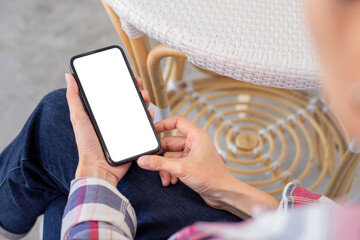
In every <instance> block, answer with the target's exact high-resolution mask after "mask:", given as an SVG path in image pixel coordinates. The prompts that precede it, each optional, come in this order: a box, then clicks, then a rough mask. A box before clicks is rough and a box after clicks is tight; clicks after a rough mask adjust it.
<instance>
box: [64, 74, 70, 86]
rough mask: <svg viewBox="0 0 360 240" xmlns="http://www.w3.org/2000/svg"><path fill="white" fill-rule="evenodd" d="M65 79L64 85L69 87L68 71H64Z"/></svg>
mask: <svg viewBox="0 0 360 240" xmlns="http://www.w3.org/2000/svg"><path fill="white" fill-rule="evenodd" d="M65 80H66V86H67V87H69V83H70V79H69V74H68V73H65Z"/></svg>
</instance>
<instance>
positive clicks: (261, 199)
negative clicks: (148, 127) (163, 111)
mask: <svg viewBox="0 0 360 240" xmlns="http://www.w3.org/2000/svg"><path fill="white" fill-rule="evenodd" d="M155 128H156V130H157V132H158V133H161V132H164V131H168V130H173V129H177V130H178V131H179V132H180V133H181V134H182V135H183V136H166V137H164V138H163V139H162V140H161V144H162V149H161V151H162V152H166V153H165V154H164V157H161V156H157V155H152V156H143V157H141V158H139V159H138V162H137V163H138V165H139V166H140V167H141V168H144V169H147V170H152V171H163V172H168V173H169V174H171V175H172V176H175V177H177V178H179V179H180V181H182V182H183V183H184V184H186V185H187V186H188V187H190V188H192V189H193V190H194V191H196V192H197V193H199V194H200V196H201V197H202V198H203V199H204V201H205V202H206V203H207V204H208V205H209V206H211V207H214V208H218V209H223V210H227V211H229V212H232V213H234V214H236V215H238V216H241V217H244V214H243V213H246V214H247V215H251V210H252V207H253V205H254V204H257V205H267V206H268V207H272V208H277V206H278V204H279V200H277V199H275V198H273V197H272V196H270V195H268V194H266V193H264V192H262V191H260V190H257V189H255V188H253V187H251V186H249V185H247V184H245V183H243V182H241V181H239V180H238V179H236V178H235V177H234V176H232V175H231V173H230V172H229V171H228V169H227V168H226V165H225V163H224V161H223V159H222V158H221V157H220V156H219V154H218V152H217V150H216V148H215V146H214V144H213V142H212V140H211V137H210V136H209V134H208V133H207V132H206V131H204V130H202V129H201V128H199V127H197V126H196V125H195V124H193V123H192V122H190V121H189V120H187V119H186V118H184V117H182V116H175V117H171V118H169V119H165V120H162V121H159V122H157V123H156V124H155Z"/></svg>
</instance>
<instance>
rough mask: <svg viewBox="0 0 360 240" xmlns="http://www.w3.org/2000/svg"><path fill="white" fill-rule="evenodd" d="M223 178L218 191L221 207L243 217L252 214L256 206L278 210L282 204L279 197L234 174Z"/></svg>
mask: <svg viewBox="0 0 360 240" xmlns="http://www.w3.org/2000/svg"><path fill="white" fill-rule="evenodd" d="M223 180H224V184H223V187H221V189H219V190H218V191H217V192H218V194H217V196H218V201H219V207H220V208H221V209H223V210H225V211H228V212H231V213H233V214H235V215H236V216H239V217H241V218H243V219H244V218H248V217H249V216H251V215H252V209H253V207H255V206H260V207H264V208H268V209H273V210H276V209H277V208H278V206H279V204H280V200H279V199H277V198H275V197H273V196H271V195H270V194H268V193H266V192H263V191H261V190H259V189H257V188H254V187H252V186H250V185H248V184H246V183H244V182H242V181H240V180H238V179H236V178H235V177H233V176H229V177H227V178H224V179H223ZM225 182H226V184H225Z"/></svg>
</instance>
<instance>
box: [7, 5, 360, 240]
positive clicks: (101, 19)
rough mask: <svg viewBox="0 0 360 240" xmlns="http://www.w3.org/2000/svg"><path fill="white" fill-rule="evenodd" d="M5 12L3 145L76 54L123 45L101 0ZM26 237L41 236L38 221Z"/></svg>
mask: <svg viewBox="0 0 360 240" xmlns="http://www.w3.org/2000/svg"><path fill="white" fill-rule="evenodd" d="M0 16H1V21H0V30H1V33H0V81H1V85H0V149H3V148H4V147H5V146H6V145H7V144H8V143H9V141H10V140H11V139H13V138H14V137H15V136H16V135H17V133H18V132H19V130H20V129H21V127H22V126H23V124H24V123H25V121H26V119H27V117H28V116H29V114H30V113H31V111H32V110H33V109H34V107H35V106H36V104H37V103H38V102H39V100H40V99H41V98H42V97H43V96H44V95H45V94H46V93H48V92H50V91H52V90H54V89H58V88H63V87H65V80H64V73H65V72H68V71H69V70H68V60H69V58H70V57H71V56H72V55H75V54H77V53H81V52H84V51H87V50H92V49H96V48H100V47H104V46H107V45H111V44H121V43H120V41H119V38H118V36H117V35H116V33H115V31H114V29H113V27H112V25H111V23H110V20H109V19H108V17H107V15H106V13H105V11H104V9H103V7H102V5H101V2H100V0H77V1H73V0H62V1H55V0H47V1H43V0H31V1H24V0H11V1H5V0H2V1H0ZM187 74H188V75H190V73H187ZM358 175H359V174H358ZM359 182H360V179H359V176H358V178H357V180H356V184H354V188H353V189H352V193H351V195H354V194H355V192H359V189H358V188H359ZM0 197H1V196H0ZM0 214H1V213H0ZM38 222H39V221H38ZM1 239H2V238H1V237H0V240H1ZM25 239H33V240H35V239H39V223H37V224H36V226H35V227H34V229H33V230H32V232H31V233H30V234H29V235H28V236H27V237H26V238H25Z"/></svg>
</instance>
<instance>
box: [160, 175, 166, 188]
mask: <svg viewBox="0 0 360 240" xmlns="http://www.w3.org/2000/svg"><path fill="white" fill-rule="evenodd" d="M160 178H161V183H162V185H163V186H165V185H164V181H165V179H164V177H163V176H160Z"/></svg>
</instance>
